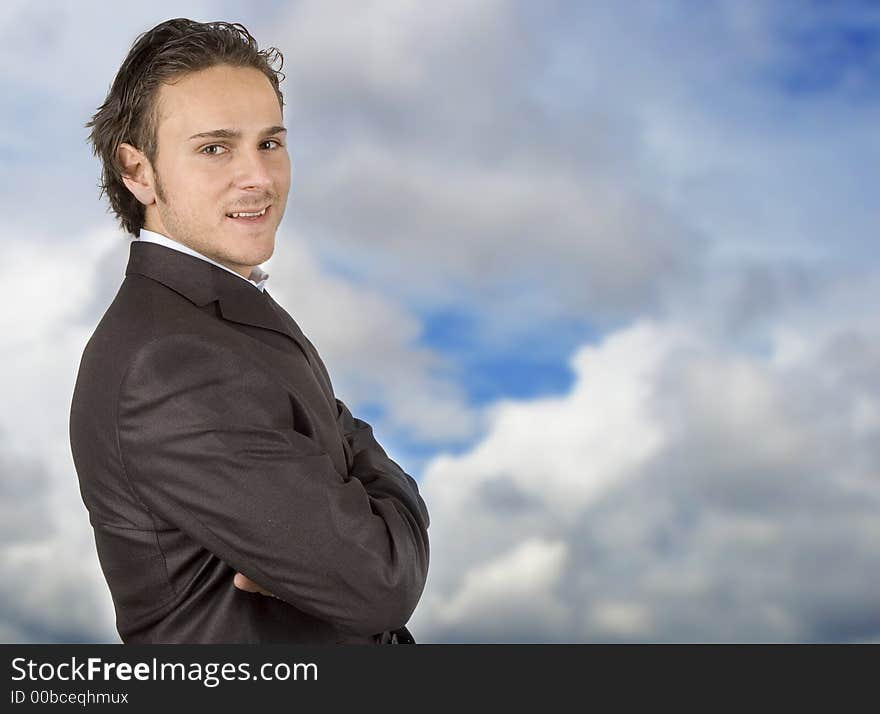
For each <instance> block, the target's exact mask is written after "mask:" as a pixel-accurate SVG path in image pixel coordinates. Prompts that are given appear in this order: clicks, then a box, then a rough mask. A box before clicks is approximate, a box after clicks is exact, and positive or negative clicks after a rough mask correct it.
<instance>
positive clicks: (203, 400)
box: [70, 241, 429, 644]
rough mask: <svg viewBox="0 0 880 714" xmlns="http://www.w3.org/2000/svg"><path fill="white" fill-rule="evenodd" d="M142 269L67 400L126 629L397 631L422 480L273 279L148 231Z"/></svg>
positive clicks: (321, 635) (292, 638)
mask: <svg viewBox="0 0 880 714" xmlns="http://www.w3.org/2000/svg"><path fill="white" fill-rule="evenodd" d="M125 274H126V277H125V280H124V281H123V283H122V286H121V287H120V289H119V292H118V293H117V295H116V297H115V299H114V300H113V302H112V304H111V305H110V307H109V308H108V309H107V312H106V313H105V314H104V316H103V318H102V319H101V321H100V323H99V324H98V326H97V328H96V329H95V332H94V334H93V335H92V337H91V339H90V340H89V342H88V344H87V346H86V348H85V351H84V353H83V356H82V361H81V364H80V368H79V374H78V376H77V380H76V387H75V390H74V394H73V401H72V405H71V413H70V440H71V449H72V453H73V459H74V463H75V466H76V471H77V475H78V478H79V483H80V492H81V494H82V497H83V501H84V502H85V505H86V507H87V509H88V511H89V516H90V522H91V524H92V527H93V529H94V534H95V544H96V547H97V551H98V557H99V560H100V563H101V567H102V569H103V571H104V575H105V577H106V579H107V584H108V585H109V587H110V592H111V594H112V597H113V603H114V606H115V608H116V616H117V619H116V623H117V628H118V630H119V634H120V636H121V637H122V640H123V641H124V642H130V643H172V642H196V643H209V642H211V643H213V642H289V643H304V644H317V643H339V642H363V643H384V642H389V641H391V640H392V639H394V638H392V637H391V633H392V631H394V630H398V629H400V628H404V625H405V624H406V622H407V620H408V619H409V617H410V615H411V614H412V612H413V610H414V609H415V607H416V604H417V603H418V601H419V598H420V597H421V594H422V590H423V588H424V585H425V579H426V577H427V572H428V534H427V529H428V524H429V519H428V512H427V509H426V507H425V503H424V501H423V500H422V498H421V496H420V495H419V491H418V487H417V485H416V482H415V481H414V480H413V479H412V478H411V477H410V476H408V475H407V474H406V473H405V472H404V471H403V470H402V469H401V468H400V467H399V466H398V465H397V464H396V463H395V462H394V461H392V460H391V459H390V458H389V457H388V456H387V455H386V453H385V451H384V450H383V449H382V447H381V446H380V445H379V444H378V443H377V442H376V440H375V438H374V437H373V432H372V428H371V427H370V425H369V424H367V423H366V422H364V421H362V420H360V419H356V418H354V417H353V416H352V414H351V412H350V411H349V410H348V408H347V407H346V406H345V404H344V403H343V402H342V401H340V400H339V399H336V397H335V396H334V393H333V388H332V386H331V383H330V378H329V376H328V374H327V370H326V368H325V367H324V364H323V362H322V361H321V358H320V357H319V356H318V353H317V351H316V350H315V347H314V345H312V343H311V342H310V341H309V340H308V339H307V338H306V337H305V335H303V333H302V331H301V330H300V329H299V327H298V326H297V324H296V322H294V320H293V318H291V317H290V315H288V314H287V313H286V312H285V311H284V310H283V309H282V308H281V307H280V306H279V305H278V304H277V303H276V302H275V301H274V300H273V299H272V297H271V295H269V294H268V292H265V293H264V292H260V290H259V289H258V288H257V287H256V286H254V285H252V284H250V283H248V282H246V281H245V280H242V279H241V278H239V277H236V276H235V275H232V274H231V273H229V272H227V271H225V270H223V269H221V268H218V267H217V266H214V265H211V264H210V263H208V262H206V261H204V260H201V259H199V258H195V257H193V256H189V255H186V254H184V253H181V252H178V251H175V250H171V249H169V248H166V247H165V246H161V245H156V244H154V243H147V242H139V241H133V242H132V244H131V249H130V257H129V262H128V267H127V269H126V271H125ZM236 571H238V572H241V573H243V574H244V575H246V576H247V577H249V578H250V579H251V580H253V581H254V582H256V583H257V584H259V585H261V586H262V587H264V588H265V589H266V590H268V591H270V592H271V593H274V595H275V596H276V597H274V598H273V597H268V596H265V595H261V594H257V593H248V592H245V591H242V590H239V589H237V588H236V587H234V586H233V583H232V581H233V575H234V574H235V572H236ZM400 632H401V635H402V636H405V635H407V634H408V632H407V631H406V630H405V628H404V629H401V630H400Z"/></svg>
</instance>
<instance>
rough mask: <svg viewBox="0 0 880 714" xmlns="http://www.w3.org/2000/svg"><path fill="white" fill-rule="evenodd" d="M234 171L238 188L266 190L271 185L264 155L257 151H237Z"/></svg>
mask: <svg viewBox="0 0 880 714" xmlns="http://www.w3.org/2000/svg"><path fill="white" fill-rule="evenodd" d="M235 169H236V176H235V177H236V184H237V185H238V186H239V188H261V189H266V188H269V187H270V186H271V185H272V177H271V175H270V174H269V168H268V165H267V161H266V154H265V153H263V152H261V151H260V150H259V149H252V150H250V151H239V154H238V161H237V162H236V167H235Z"/></svg>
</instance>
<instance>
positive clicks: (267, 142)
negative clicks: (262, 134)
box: [263, 139, 284, 148]
mask: <svg viewBox="0 0 880 714" xmlns="http://www.w3.org/2000/svg"><path fill="white" fill-rule="evenodd" d="M263 143H264V144H275V145H276V146H275V148H278V147H279V146H284V144H282V143H281V142H280V141H278V140H277V139H266V141H264V142H263Z"/></svg>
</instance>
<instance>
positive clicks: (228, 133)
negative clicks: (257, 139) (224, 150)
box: [187, 126, 287, 141]
mask: <svg viewBox="0 0 880 714" xmlns="http://www.w3.org/2000/svg"><path fill="white" fill-rule="evenodd" d="M286 131H287V129H285V128H284V127H283V126H270V127H269V128H267V129H263V131H262V132H260V136H271V135H272V134H282V133H284V132H286ZM240 138H241V132H240V131H237V130H235V129H214V130H213V131H203V132H200V133H198V134H193V135H192V136H191V137H190V138H189V139H187V141H192V140H193V139H240Z"/></svg>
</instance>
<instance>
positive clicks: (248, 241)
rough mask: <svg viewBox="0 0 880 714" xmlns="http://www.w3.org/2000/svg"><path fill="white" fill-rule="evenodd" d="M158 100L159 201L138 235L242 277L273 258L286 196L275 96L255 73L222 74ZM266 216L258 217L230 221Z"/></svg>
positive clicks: (202, 76) (224, 70)
mask: <svg viewBox="0 0 880 714" xmlns="http://www.w3.org/2000/svg"><path fill="white" fill-rule="evenodd" d="M157 101H158V107H159V123H158V130H157V140H158V141H157V146H158V155H157V157H156V162H155V164H154V166H153V175H154V180H155V194H156V195H155V199H156V200H155V203H151V204H149V205H147V207H146V216H145V224H144V228H146V229H147V230H152V231H156V232H157V233H162V234H163V235H167V236H169V237H171V238H173V239H175V240H176V241H178V242H180V243H183V244H185V245H187V246H189V247H190V248H192V249H193V250H196V251H198V252H200V253H202V254H203V255H206V256H207V257H209V258H211V259H212V260H215V261H217V262H218V263H221V264H223V265H226V266H227V267H229V268H230V269H232V270H235V271H236V272H238V273H239V274H241V275H244V276H245V277H249V276H250V272H251V269H252V268H253V266H255V265H259V264H260V263H263V262H264V261H266V260H268V259H269V258H270V257H271V256H272V253H273V251H274V250H275V231H276V230H277V228H278V224H279V223H280V222H281V218H282V217H283V216H284V208H285V205H286V203H287V193H288V190H289V189H290V157H289V155H288V153H287V145H286V137H285V134H284V132H280V131H279V128H281V125H282V116H281V107H280V106H279V103H278V97H277V95H276V94H275V90H274V89H273V88H272V85H271V83H270V82H269V79H268V78H267V77H266V76H265V75H264V74H263V73H262V72H260V71H259V70H257V69H253V68H251V67H231V66H229V65H219V66H216V67H211V68H210V69H206V70H202V71H200V72H195V73H192V74H189V75H185V76H183V77H182V78H180V79H177V80H175V83H174V84H170V85H162V86H161V88H160V90H159V94H158V100H157ZM218 130H223V131H222V132H221V134H222V135H216V134H215V135H213V136H211V135H209V136H200V137H199V136H197V137H195V138H192V137H193V136H194V135H196V134H206V133H210V132H218ZM229 132H233V133H237V134H238V135H237V136H230V135H229ZM267 206H268V208H266V207H267ZM264 208H266V212H265V215H263V216H262V217H261V218H256V219H253V218H232V217H230V214H231V213H233V212H242V211H243V212H247V213H253V212H257V211H260V210H262V209H264Z"/></svg>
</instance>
